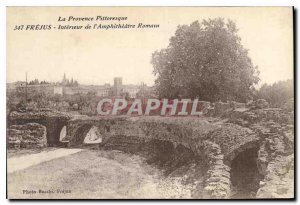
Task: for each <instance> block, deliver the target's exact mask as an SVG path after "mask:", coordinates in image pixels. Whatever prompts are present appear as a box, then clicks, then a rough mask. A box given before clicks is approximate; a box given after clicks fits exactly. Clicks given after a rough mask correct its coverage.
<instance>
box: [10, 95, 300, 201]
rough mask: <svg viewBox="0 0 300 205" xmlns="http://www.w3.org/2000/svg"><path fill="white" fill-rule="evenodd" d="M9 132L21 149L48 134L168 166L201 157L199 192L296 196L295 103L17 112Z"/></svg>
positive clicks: (52, 142)
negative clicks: (136, 113) (198, 111)
mask: <svg viewBox="0 0 300 205" xmlns="http://www.w3.org/2000/svg"><path fill="white" fill-rule="evenodd" d="M37 123H39V124H37ZM7 136H8V148H13V149H16V148H19V147H25V148H26V147H30V146H33V147H43V146H44V145H45V140H46V141H47V144H48V146H67V147H70V148H73V147H81V148H87V149H89V148H93V149H95V148H96V149H104V150H107V149H108V150H109V149H116V150H121V151H124V152H129V153H134V154H141V155H143V156H146V158H148V159H147V160H148V162H149V163H151V162H152V163H153V162H155V163H159V164H160V165H161V166H162V167H168V168H170V167H175V168H176V167H180V166H184V165H185V163H187V162H189V161H191V160H194V161H195V162H196V163H202V164H205V166H204V167H205V170H204V173H206V174H205V176H203V179H204V180H203V181H199V182H197V183H198V184H197V186H195V187H196V188H195V190H194V191H193V192H194V195H193V196H194V198H203V199H228V198H241V197H242V198H293V197H294V110H293V109H279V108H268V105H267V103H266V102H265V101H263V100H259V101H256V102H254V103H252V104H251V105H247V106H245V104H241V103H221V102H218V103H214V106H213V107H208V108H207V109H206V112H205V114H204V115H203V116H200V117H171V116H169V117H168V116H164V117H162V116H147V117H145V116H144V117H127V116H115V117H98V116H94V117H88V116H81V117H78V118H72V117H71V116H69V115H68V114H63V113H57V112H38V113H33V112H32V113H17V112H12V113H11V115H10V116H9V128H8V135H7ZM29 139H32V140H31V141H30V140H29ZM29 141H30V142H29ZM93 141H94V142H96V143H93ZM145 153H146V154H145ZM202 171H203V170H202Z"/></svg>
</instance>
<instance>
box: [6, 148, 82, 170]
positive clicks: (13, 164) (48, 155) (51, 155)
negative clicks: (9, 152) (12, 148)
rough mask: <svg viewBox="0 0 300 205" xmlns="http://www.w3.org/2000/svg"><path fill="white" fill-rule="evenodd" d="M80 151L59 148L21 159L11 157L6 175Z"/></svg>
mask: <svg viewBox="0 0 300 205" xmlns="http://www.w3.org/2000/svg"><path fill="white" fill-rule="evenodd" d="M80 151H82V150H81V149H65V148H59V149H55V150H51V151H43V152H40V153H35V154H28V155H25V156H21V157H11V158H9V159H8V160H7V173H13V172H15V171H19V170H22V169H26V168H28V167H31V166H34V165H38V164H40V163H42V162H47V161H50V160H52V159H56V158H60V157H64V156H68V155H71V154H74V153H77V152H80Z"/></svg>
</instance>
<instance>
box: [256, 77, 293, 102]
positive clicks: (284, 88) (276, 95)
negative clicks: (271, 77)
mask: <svg viewBox="0 0 300 205" xmlns="http://www.w3.org/2000/svg"><path fill="white" fill-rule="evenodd" d="M256 98H257V99H260V98H262V99H265V100H267V101H268V102H269V103H270V105H271V107H283V106H284V105H285V104H287V103H292V105H293V103H294V82H293V80H291V79H290V80H286V81H279V82H276V83H274V84H272V85H267V84H263V85H262V86H261V88H260V89H259V90H258V91H257V94H256Z"/></svg>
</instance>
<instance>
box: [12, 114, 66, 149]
mask: <svg viewBox="0 0 300 205" xmlns="http://www.w3.org/2000/svg"><path fill="white" fill-rule="evenodd" d="M69 119H71V117H70V116H69V115H68V114H66V113H62V112H54V111H53V112H52V111H44V112H27V113H20V112H11V114H10V118H9V122H8V124H9V125H23V124H26V123H39V124H42V125H44V126H45V127H46V128H47V142H48V145H50V146H54V145H57V144H59V137H60V131H61V129H62V128H63V126H65V125H66V124H67V122H68V120H69Z"/></svg>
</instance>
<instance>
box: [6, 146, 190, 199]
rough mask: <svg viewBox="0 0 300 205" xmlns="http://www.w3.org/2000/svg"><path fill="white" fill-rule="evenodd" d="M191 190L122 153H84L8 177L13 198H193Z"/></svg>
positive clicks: (42, 164) (135, 156)
mask: <svg viewBox="0 0 300 205" xmlns="http://www.w3.org/2000/svg"><path fill="white" fill-rule="evenodd" d="M8 160H9V159H8ZM191 189H192V187H191V185H189V184H187V185H182V183H181V177H164V176H163V175H162V174H161V172H160V171H159V170H158V169H156V168H154V167H152V166H150V165H148V164H146V163H145V162H144V159H143V158H141V157H139V156H137V155H131V154H125V153H122V152H118V151H99V150H97V151H93V150H84V151H82V152H79V153H76V154H72V155H69V156H66V157H62V158H58V159H54V160H51V161H48V162H43V163H41V164H38V165H35V166H32V167H30V168H27V169H25V170H21V171H17V172H14V173H11V174H8V196H9V198H11V199H13V198H50V199H51V198H69V199H70V198H72V199H74V198H93V199H95V198H106V199H108V198H110V199H113V198H114V199H118V198H190V196H191ZM42 192H44V193H42Z"/></svg>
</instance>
